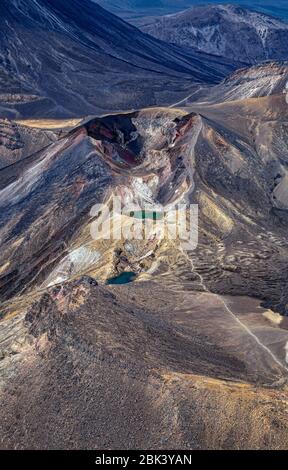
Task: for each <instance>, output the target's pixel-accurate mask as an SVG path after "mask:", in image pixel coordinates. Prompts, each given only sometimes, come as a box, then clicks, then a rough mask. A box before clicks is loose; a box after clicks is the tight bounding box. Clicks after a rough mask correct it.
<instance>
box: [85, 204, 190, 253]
mask: <svg viewBox="0 0 288 470" xmlns="http://www.w3.org/2000/svg"><path fill="white" fill-rule="evenodd" d="M90 215H91V217H94V218H95V220H94V221H93V222H92V224H91V230H90V232H91V236H92V238H93V239H94V240H148V241H154V240H155V241H156V240H157V241H160V240H164V239H166V240H177V241H179V242H180V243H181V246H182V248H183V249H184V250H187V251H190V250H195V248H196V247H197V244H198V205H197V204H190V205H186V204H176V205H175V206H171V205H169V208H166V209H165V208H164V207H163V206H161V205H157V206H153V205H151V204H147V205H145V206H144V207H143V206H141V207H140V206H138V205H136V204H127V205H123V203H122V200H121V198H119V197H117V196H114V197H112V198H111V199H110V201H109V203H107V204H95V205H94V206H93V207H92V209H91V212H90Z"/></svg>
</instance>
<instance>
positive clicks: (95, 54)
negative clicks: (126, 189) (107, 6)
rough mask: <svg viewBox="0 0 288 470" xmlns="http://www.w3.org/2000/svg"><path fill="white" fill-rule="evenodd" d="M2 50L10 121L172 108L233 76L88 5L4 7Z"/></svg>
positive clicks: (0, 93) (3, 98) (0, 101)
mask: <svg viewBox="0 0 288 470" xmlns="http://www.w3.org/2000/svg"><path fill="white" fill-rule="evenodd" d="M80 4H81V7H80ZM0 44H1V46H0V111H1V115H2V116H8V117H15V116H16V117H19V115H21V116H27V117H31V116H40V117H44V116H61V117H65V116H68V117H69V116H75V115H77V117H79V115H87V114H93V113H95V112H96V111H98V112H101V111H106V110H114V109H122V108H124V109H129V108H130V109H131V108H138V107H141V106H147V105H153V104H156V103H161V104H165V103H169V102H170V103H171V102H173V101H176V99H177V98H178V97H179V96H182V97H183V95H185V93H186V91H187V89H190V90H191V88H192V89H193V86H194V87H195V86H199V84H201V83H203V82H209V83H211V82H212V83H213V82H215V81H219V80H220V79H221V77H223V76H225V74H226V73H227V71H228V70H231V68H232V69H233V68H235V64H234V65H233V64H232V65H231V64H228V62H225V61H218V60H217V63H215V60H213V58H210V57H209V56H205V55H203V57H202V55H201V54H197V53H195V54H189V53H183V52H182V51H181V50H179V49H178V48H177V47H174V46H172V47H170V46H169V45H166V44H164V43H162V42H160V41H158V40H156V39H154V38H152V37H150V36H147V35H146V34H143V33H142V32H140V31H139V30H137V29H136V28H134V27H133V26H131V25H129V24H127V23H125V22H123V21H122V20H120V19H119V18H117V17H116V16H113V15H112V14H111V13H108V12H107V11H105V10H104V9H102V8H101V7H100V6H99V5H97V4H95V3H93V2H91V1H90V0H81V2H79V0H73V1H69V2H66V1H64V0H59V1H57V2H55V1H53V0H38V1H36V0H28V1H26V2H23V1H22V0H12V1H10V0H3V1H1V5H0Z"/></svg>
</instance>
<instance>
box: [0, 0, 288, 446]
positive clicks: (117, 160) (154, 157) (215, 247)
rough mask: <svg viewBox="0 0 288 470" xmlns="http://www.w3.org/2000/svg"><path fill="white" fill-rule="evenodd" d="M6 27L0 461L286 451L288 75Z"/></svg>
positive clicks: (9, 11) (107, 37)
mask: <svg viewBox="0 0 288 470" xmlns="http://www.w3.org/2000/svg"><path fill="white" fill-rule="evenodd" d="M92 9H93V14H91V12H92ZM0 13H1V16H0V25H1V32H0V38H1V45H0V59H1V60H0V113H1V119H0V248H1V249H0V400H1V407H0V449H5V450H7V449H17V450H18V449H37V450H38V449H93V450H97V449H98V450H99V449H101V450H102V449H104V450H105V449H115V450H118V449H186V450H194V449H287V448H288V431H287V429H288V428H287V419H288V411H287V410H288V406H287V404H288V384H287V373H288V319H287V318H288V290H287V283H288V274H287V263H288V241H287V228H288V191H287V182H288V128H287V126H288V124H287V123H288V104H287V96H286V95H287V82H288V65H287V62H285V61H280V62H278V61H274V62H267V63H266V62H265V63H261V64H256V65H254V66H252V67H248V68H247V67H244V68H243V67H242V68H241V69H240V70H237V71H234V69H235V67H236V65H237V64H238V65H239V62H238V58H237V61H236V63H232V64H231V62H230V63H229V62H228V61H227V59H226V58H219V57H218V58H217V56H215V55H213V56H212V55H206V54H205V53H203V52H199V51H198V52H195V51H193V52H191V51H190V52H183V50H182V51H181V49H179V48H178V46H171V45H169V44H166V43H164V42H162V41H159V40H157V39H154V38H152V37H150V36H149V35H146V34H144V33H141V32H140V31H139V30H137V29H136V28H134V27H132V26H129V25H128V24H127V23H125V22H123V21H122V20H120V19H119V18H117V17H115V16H113V15H111V14H109V13H107V12H106V11H105V10H103V9H102V8H101V7H100V6H98V5H96V4H95V2H94V3H92V2H90V0H82V1H81V12H80V10H79V3H78V2H77V1H76V0H73V1H72V0H71V1H70V2H66V1H64V0H59V1H57V2H55V1H52V0H45V1H44V0H37V1H36V0H29V1H25V2H24V1H22V0H13V1H10V2H8V1H6V0H2V2H1V4H0ZM36 32H37V40H35V37H36ZM24 52H25V53H24ZM228 71H229V72H230V71H233V72H232V73H231V74H229V75H228V76H226V75H227V73H228ZM224 76H225V77H226V78H225V79H224V80H222V81H221V79H222V78H224ZM148 105H149V107H147V106H148ZM104 110H105V112H104ZM116 197H117V203H115V198H116ZM179 207H180V208H182V212H181V215H179V217H180V216H181V217H182V222H183V220H184V222H185V223H186V228H187V234H188V237H186V239H185V237H182V236H181V233H179V231H178V232H177V231H175V230H174V229H175V225H173V221H174V222H175V219H173V217H174V214H175V209H177V208H179ZM183 207H184V209H183ZM191 207H192V209H191ZM143 208H145V210H146V212H145V211H143ZM112 209H113V210H112ZM178 221H179V219H178ZM184 225H185V224H184ZM173 227H174V228H173ZM120 228H121V230H120ZM132 232H133V234H134V236H129V235H131V233H132ZM112 235H113V236H112ZM187 238H188V239H187Z"/></svg>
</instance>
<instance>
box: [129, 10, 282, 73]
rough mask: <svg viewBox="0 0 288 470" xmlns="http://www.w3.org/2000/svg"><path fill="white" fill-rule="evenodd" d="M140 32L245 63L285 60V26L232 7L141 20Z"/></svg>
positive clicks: (259, 14) (272, 19)
mask: <svg viewBox="0 0 288 470" xmlns="http://www.w3.org/2000/svg"><path fill="white" fill-rule="evenodd" d="M138 25H139V27H141V29H142V30H143V31H145V32H147V33H149V34H151V35H152V36H154V37H156V38H158V39H161V40H163V41H166V42H170V43H173V44H177V45H179V46H183V47H192V48H196V49H198V50H199V51H202V52H206V53H210V54H216V55H219V56H222V57H227V58H230V59H232V60H238V61H242V62H247V63H251V64H252V63H257V62H259V61H263V60H268V59H270V60H271V59H275V60H284V59H287V58H288V53H287V46H288V24H287V23H285V22H282V21H281V20H278V19H276V18H273V17H271V16H268V15H265V14H262V13H259V12H256V11H253V10H249V9H246V8H240V7H237V6H233V5H208V6H199V7H194V8H191V9H190V10H186V11H183V12H181V13H176V14H174V15H169V16H163V17H159V18H147V20H145V19H141V20H139V22H138Z"/></svg>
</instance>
